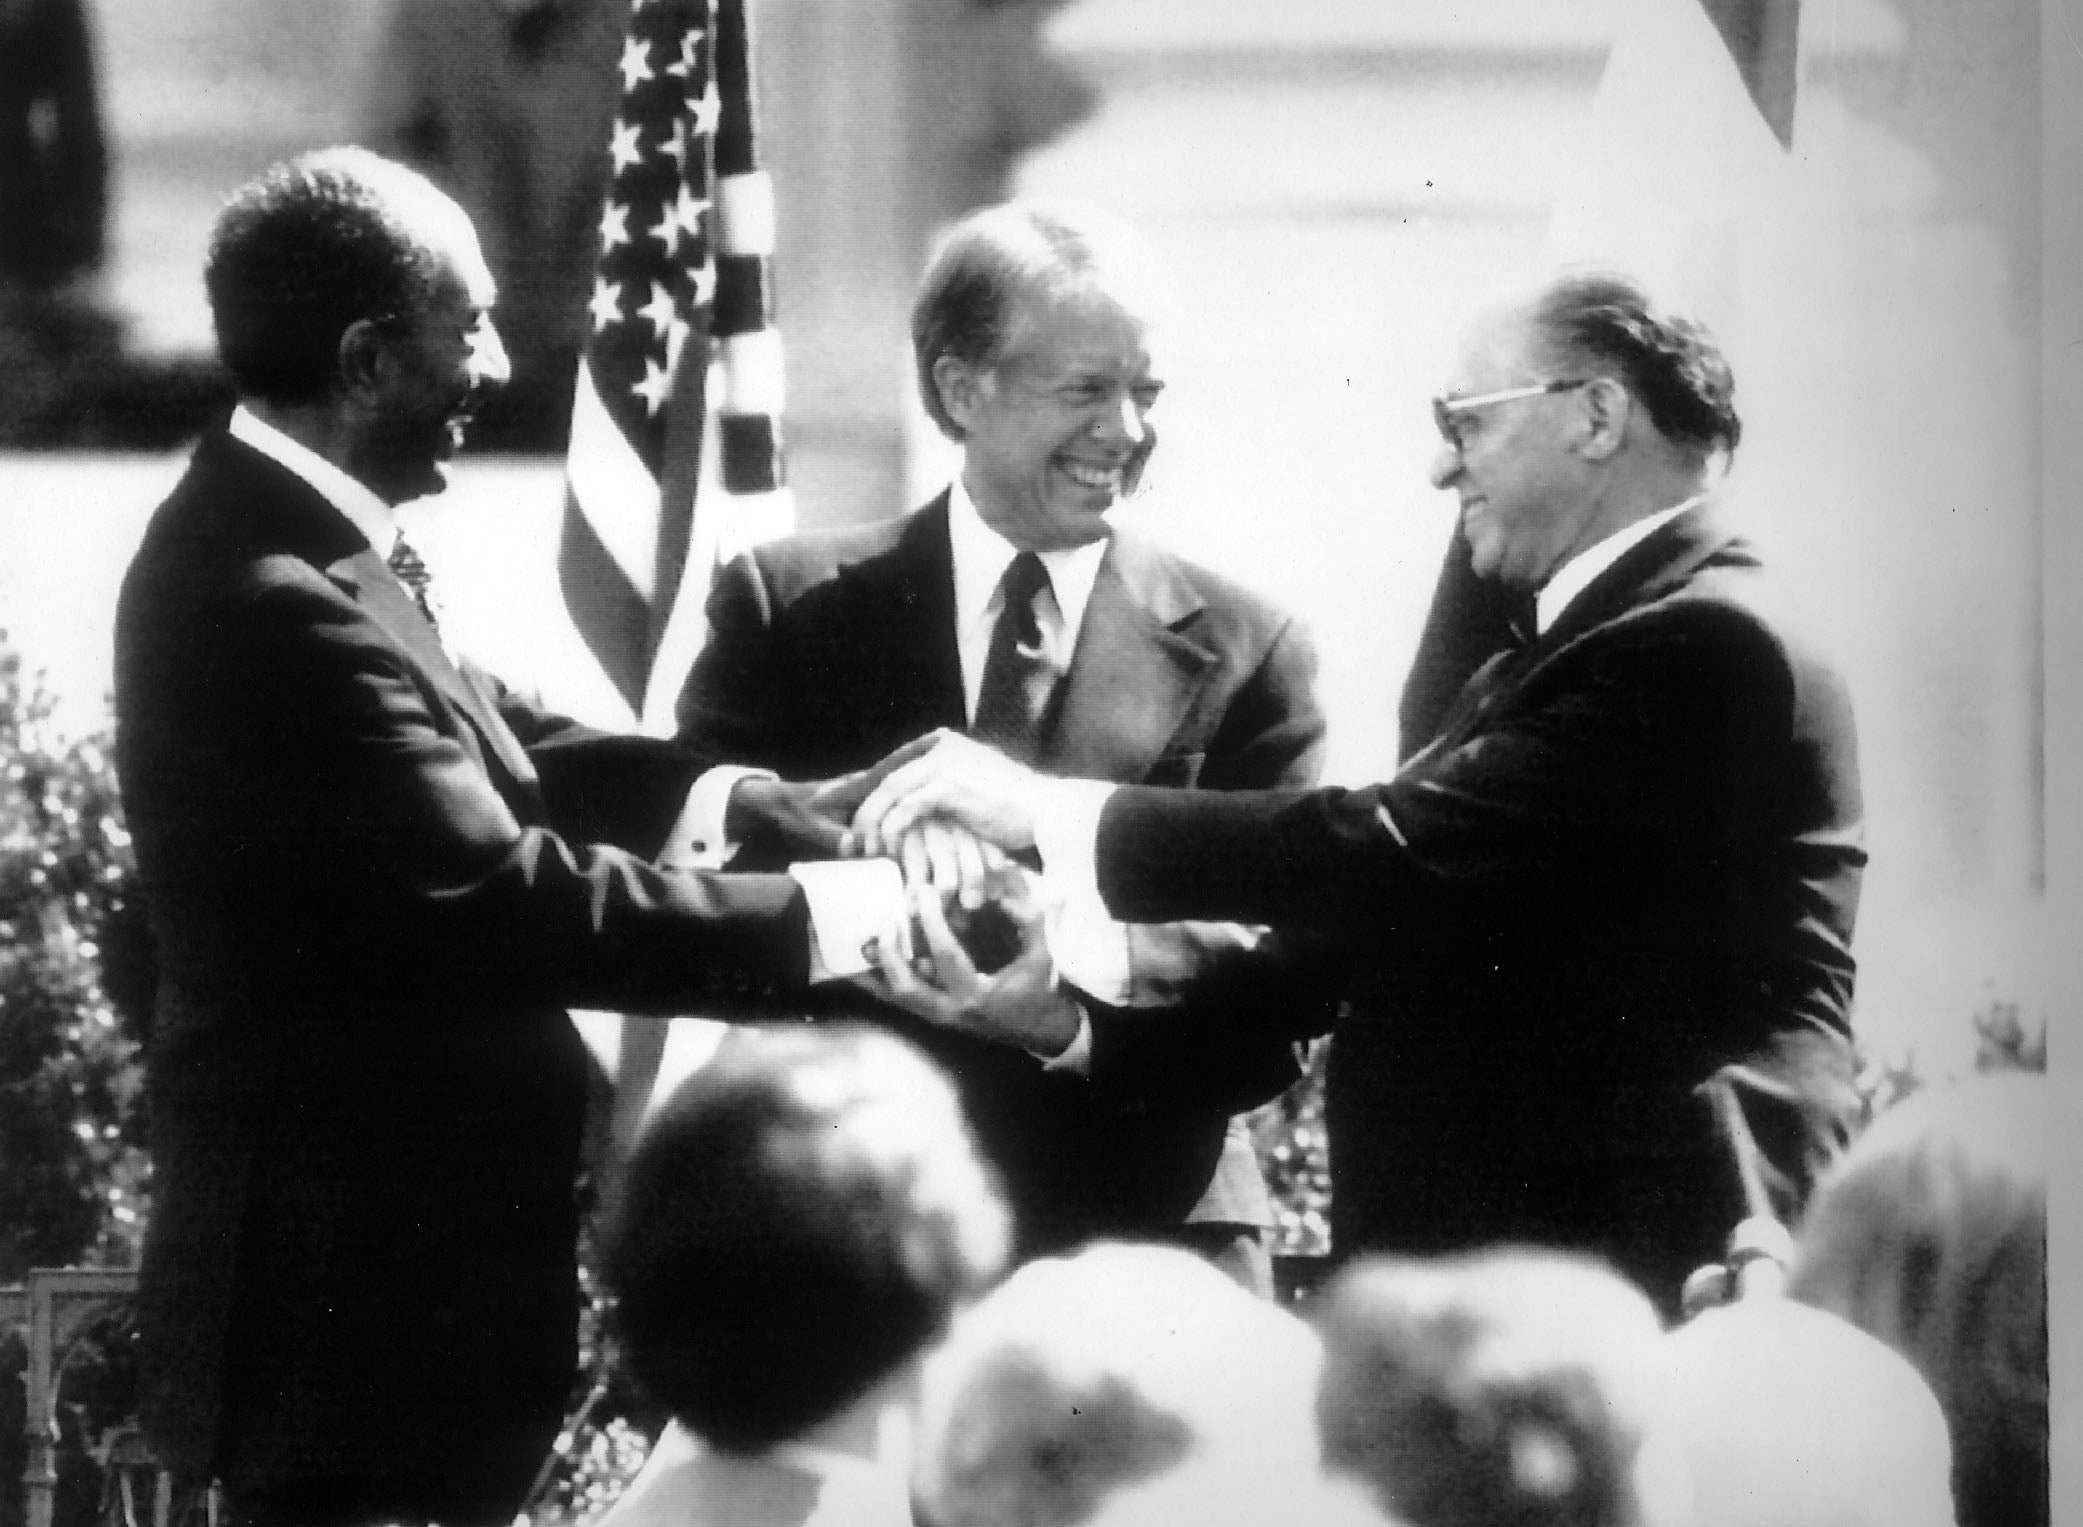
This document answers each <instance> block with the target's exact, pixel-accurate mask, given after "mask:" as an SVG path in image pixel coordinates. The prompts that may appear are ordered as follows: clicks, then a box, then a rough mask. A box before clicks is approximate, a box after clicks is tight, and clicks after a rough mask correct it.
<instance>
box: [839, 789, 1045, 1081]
mask: <svg viewBox="0 0 2083 1527" xmlns="http://www.w3.org/2000/svg"><path fill="white" fill-rule="evenodd" d="M939 835H940V836H941V837H942V839H943V847H944V848H945V850H946V851H947V852H949V853H951V854H957V855H960V856H962V857H964V858H967V859H969V860H970V861H971V862H972V863H975V864H987V865H988V866H989V867H988V868H987V869H985V870H984V871H983V872H982V874H981V878H980V879H979V880H977V881H973V882H971V883H970V885H969V887H967V888H966V889H964V890H961V891H958V892H956V893H954V894H949V893H948V892H947V891H945V890H943V889H942V887H941V885H939V884H936V883H935V881H934V879H933V872H932V868H931V865H930V862H929V859H928V856H927V854H926V851H925V850H924V848H923V846H922V837H923V835H915V836H913V837H911V838H907V839H906V840H905V843H906V845H907V848H906V856H905V857H906V863H905V901H906V913H907V916H908V929H906V930H904V931H902V932H899V931H896V930H893V931H892V932H890V933H888V934H886V935H884V936H883V937H882V938H880V939H878V940H877V941H876V944H875V950H874V954H875V964H876V969H875V973H874V976H873V978H872V979H871V980H870V982H869V983H868V989H869V990H870V991H872V992H874V993H875V995H877V996H879V997H881V998H882V999H883V1000H885V1001H888V1002H892V1003H894V1004H896V1005H897V1006H898V1007H901V1008H903V1009H904V1010H905V1011H907V1012H909V1013H912V1014H915V1015H916V1016H918V1017H920V1018H923V1019H925V1020H926V1021H927V1022H929V1023H932V1024H936V1025H938V1026H939V1027H941V1028H948V1029H955V1030H958V1031H960V1032H962V1033H966V1034H974V1035H976V1036H978V1037H979V1038H983V1039H989V1040H993V1041H996V1042H997V1043H1000V1044H1007V1045H1013V1046H1016V1047H1018V1048H1020V1049H1023V1050H1026V1051H1029V1052H1030V1053H1032V1054H1035V1055H1039V1056H1042V1057H1044V1058H1046V1057H1050V1056H1055V1055H1059V1054H1061V1053H1062V1052H1063V1051H1064V1050H1065V1049H1066V1048H1067V1047H1068V1046H1069V1045H1070V1044H1071V1042H1072V1041H1073V1040H1074V1039H1075V1038H1076V1037H1077V1034H1078V1028H1079V1026H1080V1024H1081V1023H1082V1021H1083V1014H1082V1013H1081V1011H1080V1010H1079V1008H1078V1004H1077V1002H1076V1000H1075V999H1073V998H1072V997H1071V996H1070V995H1069V994H1068V993H1067V992H1065V991H1064V990H1063V989H1062V988H1061V987H1060V986H1059V985H1058V984H1057V981H1056V962H1055V960H1054V958H1053V957H1052V956H1051V954H1050V952H1049V941H1048V936H1047V922H1048V916H1047V912H1046V910H1045V908H1044V907H1043V905H1042V903H1041V899H1040V895H1039V887H1038V885H1037V883H1036V881H1035V879H1034V877H1033V876H1031V875H1030V874H1028V872H1027V871H1026V870H1024V869H1022V868H1021V867H1020V866H1019V865H1017V864H1013V863H1011V862H1010V861H1008V860H1006V859H1005V858H1004V857H1003V856H1001V855H996V854H994V853H992V852H991V851H989V850H988V849H987V848H986V847H985V846H984V845H981V844H978V843H977V842H976V841H975V840H974V839H971V838H969V837H968V835H967V834H966V833H961V832H960V831H959V830H958V829H951V828H946V827H944V826H943V827H942V828H941V829H940V834H939ZM914 845H917V846H914ZM957 845H960V846H957ZM978 889H981V891H982V895H981V896H980V897H976V898H975V899H974V900H973V901H972V900H971V899H970V898H971V897H972V895H973V894H974V892H975V891H976V890H978ZM951 913H952V915H951ZM1007 945H1010V948H1007V947H1005V946H1007Z"/></svg>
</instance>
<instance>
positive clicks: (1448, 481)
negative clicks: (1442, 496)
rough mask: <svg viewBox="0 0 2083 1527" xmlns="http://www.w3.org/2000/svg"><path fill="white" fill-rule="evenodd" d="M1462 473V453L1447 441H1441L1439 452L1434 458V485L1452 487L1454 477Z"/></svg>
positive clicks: (1436, 486)
mask: <svg viewBox="0 0 2083 1527" xmlns="http://www.w3.org/2000/svg"><path fill="white" fill-rule="evenodd" d="M1460 475H1461V453H1460V452H1459V451H1457V450H1455V449H1454V448H1453V447H1452V446H1450V445H1448V444H1447V443H1446V442H1445V441H1441V442H1440V446H1439V454H1438V455H1436V456H1434V457H1433V458H1432V486H1433V487H1435V488H1446V487H1451V486H1452V485H1453V481H1454V479H1455V478H1457V477H1459V476H1460Z"/></svg>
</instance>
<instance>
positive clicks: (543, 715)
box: [464, 663, 716, 859]
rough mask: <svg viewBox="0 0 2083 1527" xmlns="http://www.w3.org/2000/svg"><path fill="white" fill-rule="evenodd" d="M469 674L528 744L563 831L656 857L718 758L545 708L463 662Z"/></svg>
mask: <svg viewBox="0 0 2083 1527" xmlns="http://www.w3.org/2000/svg"><path fill="white" fill-rule="evenodd" d="M464 674H465V677H466V678H467V679H468V680H469V681H470V683H471V684H473V685H474V686H476V687H477V689H478V690H479V691H480V692H481V693H482V694H483V695H484V696H485V697H486V699H487V700H488V701H489V702H490V703H491V704H492V706H493V708H494V709H496V710H497V711H498V712H499V717H500V719H501V720H502V721H504V722H505V723H506V725H507V727H508V729H509V730H511V731H512V732H513V734H514V736H515V737H516V738H517V739H519V741H520V744H521V746H522V747H523V748H525V749H527V751H528V758H529V761H530V762H531V763H533V764H534V765H535V769H536V773H537V775H538V776H539V778H540V780H541V783H542V790H543V797H544V799H545V801H546V802H547V803H548V805H549V809H550V821H551V824H552V825H553V826H554V827H555V828H556V830H557V832H558V833H559V835H561V836H563V837H566V838H569V839H571V840H573V841H575V842H580V843H609V844H613V845H614V846H615V847H617V848H621V849H626V850H627V851H629V852H630V853H633V854H636V855H638V856H639V857H641V858H645V859H651V858H655V857H657V855H658V852H659V850H660V849H662V848H663V847H664V846H665V843H666V839H667V836H668V834H670V833H671V831H672V829H673V826H674V824H675V823H676V822H677V821H678V820H679V816H680V812H681V809H682V808H683V807H684V806H685V805H686V803H687V792H688V790H689V789H691V788H692V787H693V785H694V782H695V780H696V779H698V778H699V777H700V776H701V773H702V771H703V770H704V769H706V768H708V767H709V766H710V764H711V763H712V762H715V761H716V760H712V759H710V758H709V757H707V756H706V755H704V754H702V753H701V752H699V751H698V750H696V749H694V748H692V747H688V746H685V745H683V744H680V743H677V742H667V741H663V740H661V739H659V738H656V737H644V736H639V735H633V734H627V733H618V732H604V731H600V730H598V729H596V728H594V727H590V726H587V725H585V724H584V723H583V722H579V721H575V720H573V719H572V718H571V717H569V716H563V715H559V714H557V713H556V712H554V711H549V710H545V709H544V708H543V707H541V706H540V705H537V704H536V703H535V702H534V701H532V700H530V699H528V698H526V697H524V696H522V695H520V694H517V693H516V692H514V691H513V690H511V689H508V688H507V687H506V685H505V684H504V683H502V682H501V681H500V680H499V679H498V678H497V677H496V676H495V675H493V674H491V673H488V672H486V671H485V670H483V669H480V668H478V667H476V666H475V665H474V664H470V663H465V664H464Z"/></svg>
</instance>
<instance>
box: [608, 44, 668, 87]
mask: <svg viewBox="0 0 2083 1527" xmlns="http://www.w3.org/2000/svg"><path fill="white" fill-rule="evenodd" d="M615 67H616V68H618V69H620V70H621V71H622V93H623V94H624V95H627V94H628V93H629V92H630V91H632V90H634V89H636V87H637V86H639V85H641V84H643V83H644V81H645V80H655V79H657V78H658V75H657V73H656V72H655V71H653V69H652V68H651V50H650V48H649V47H648V46H646V44H645V42H644V40H643V39H642V38H641V37H628V38H624V39H623V42H622V62H621V63H619V64H617V65H616V66H615Z"/></svg>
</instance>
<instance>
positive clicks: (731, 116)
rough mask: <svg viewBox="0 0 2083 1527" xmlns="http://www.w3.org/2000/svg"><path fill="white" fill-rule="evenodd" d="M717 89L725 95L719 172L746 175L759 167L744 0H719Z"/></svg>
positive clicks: (718, 127)
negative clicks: (754, 133)
mask: <svg viewBox="0 0 2083 1527" xmlns="http://www.w3.org/2000/svg"><path fill="white" fill-rule="evenodd" d="M716 89H717V93H718V94H719V95H720V96H721V97H722V98H723V110H722V113H721V115H720V117H719V119H718V121H717V124H716V173H717V174H719V175H743V174H745V173H747V172H748V171H751V170H755V169H757V168H759V162H758V159H757V153H758V148H757V145H756V143H755V142H754V137H753V117H754V113H755V111H756V107H755V104H754V99H753V96H754V86H753V80H752V28H751V23H750V20H749V18H748V17H747V16H746V14H745V0H717V5H716Z"/></svg>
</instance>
